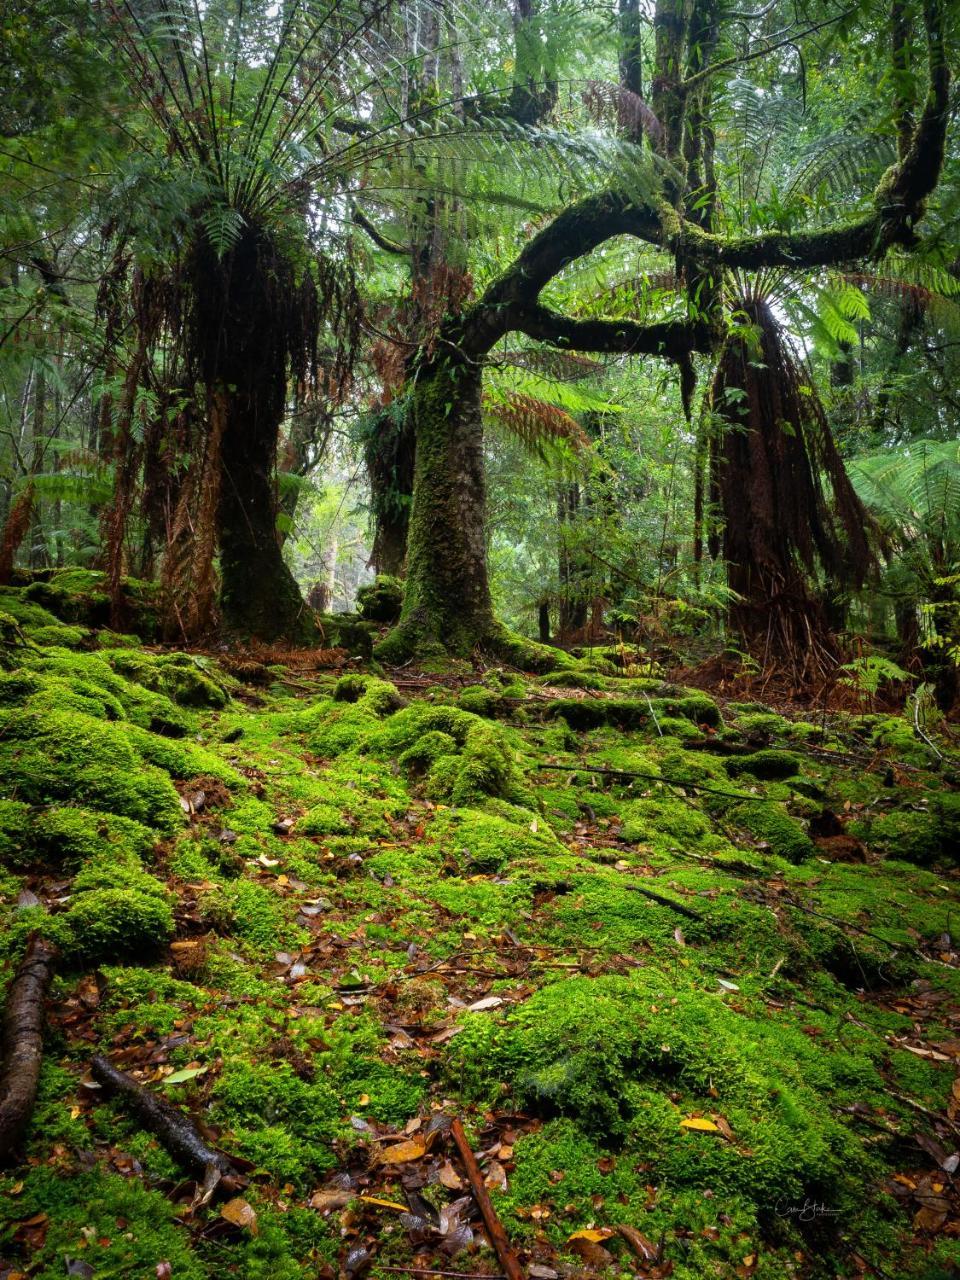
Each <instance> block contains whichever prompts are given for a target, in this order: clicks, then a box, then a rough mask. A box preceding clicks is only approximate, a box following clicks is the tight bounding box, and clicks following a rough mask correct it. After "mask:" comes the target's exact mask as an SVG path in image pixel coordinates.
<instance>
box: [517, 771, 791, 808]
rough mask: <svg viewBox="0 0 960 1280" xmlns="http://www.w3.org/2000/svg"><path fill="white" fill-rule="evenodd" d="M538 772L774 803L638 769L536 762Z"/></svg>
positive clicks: (765, 799) (762, 798)
mask: <svg viewBox="0 0 960 1280" xmlns="http://www.w3.org/2000/svg"><path fill="white" fill-rule="evenodd" d="M533 767H534V769H535V770H536V771H537V772H538V773H545V772H547V771H548V770H556V772H557V773H600V774H605V775H606V776H607V777H611V778H645V779H647V780H648V781H649V782H662V783H663V785H664V786H665V787H681V788H684V789H686V790H688V791H707V792H709V793H710V795H713V796H726V797H727V799H728V800H741V801H747V802H748V803H749V802H752V801H754V800H757V801H764V802H765V803H767V804H774V803H775V801H773V800H771V799H770V797H769V796H746V795H744V794H743V793H742V792H738V791H723V790H721V788H719V787H708V786H706V785H705V784H704V783H702V782H686V781H684V782H680V781H679V780H675V779H673V778H664V777H661V775H660V774H659V773H642V772H641V771H640V770H638V769H604V768H601V766H600V765H597V764H573V763H571V764H535V765H534V766H533Z"/></svg>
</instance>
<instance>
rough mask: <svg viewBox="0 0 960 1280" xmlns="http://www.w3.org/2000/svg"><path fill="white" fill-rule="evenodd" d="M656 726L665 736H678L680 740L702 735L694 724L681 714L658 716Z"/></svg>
mask: <svg viewBox="0 0 960 1280" xmlns="http://www.w3.org/2000/svg"><path fill="white" fill-rule="evenodd" d="M657 727H658V728H659V730H660V733H661V734H663V736H664V737H665V738H679V739H680V741H681V742H683V741H685V740H686V741H689V740H690V739H696V740H699V739H700V738H702V736H703V735H702V734H701V732H700V730H699V729H698V728H697V726H696V725H695V724H693V723H692V722H691V721H690V720H684V719H683V718H682V717H681V716H658V717H657Z"/></svg>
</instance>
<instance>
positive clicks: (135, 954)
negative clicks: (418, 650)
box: [0, 579, 960, 1280]
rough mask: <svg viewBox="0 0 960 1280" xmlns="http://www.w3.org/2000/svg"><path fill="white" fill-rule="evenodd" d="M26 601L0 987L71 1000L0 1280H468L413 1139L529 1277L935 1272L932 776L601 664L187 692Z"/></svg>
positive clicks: (940, 873) (944, 1137)
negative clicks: (448, 1121) (98, 1069)
mask: <svg viewBox="0 0 960 1280" xmlns="http://www.w3.org/2000/svg"><path fill="white" fill-rule="evenodd" d="M42 585H43V586H44V588H45V589H44V590H43V591H38V590H37V589H36V586H34V587H27V588H25V589H19V590H17V589H6V590H4V591H2V592H0V611H2V613H3V615H4V616H3V617H0V638H2V649H0V663H2V671H0V775H2V778H3V791H2V798H0V853H2V871H0V894H2V904H0V909H2V912H3V921H4V928H3V934H2V942H0V954H2V960H3V965H4V971H5V974H6V975H7V976H9V975H10V974H11V973H12V971H13V969H14V967H15V965H16V963H17V960H18V958H19V956H20V954H21V952H22V949H23V946H24V945H25V941H26V939H27V937H28V936H29V934H30V933H31V932H32V931H34V930H38V929H39V930H41V931H43V932H45V933H46V934H48V935H49V936H50V937H51V938H53V939H54V940H55V941H56V942H57V943H58V945H59V946H60V948H61V953H62V959H61V963H60V969H59V973H58V976H57V978H56V979H55V982H54V987H53V990H52V993H51V1000H50V1004H49V1010H48V1013H49V1018H48V1026H49V1030H48V1036H47V1043H46V1058H45V1065H44V1068H43V1074H42V1079H41V1088H40V1095H39V1099H38V1103H37V1107H36V1111H35V1114H34V1118H33V1122H32V1125H31V1128H30V1131H29V1135H28V1138H27V1141H26V1145H25V1148H24V1150H23V1151H22V1152H21V1153H20V1154H19V1156H18V1158H17V1161H16V1162H15V1163H14V1164H13V1166H12V1167H10V1168H8V1169H7V1171H6V1172H5V1174H4V1175H3V1176H2V1178H0V1275H3V1276H5V1277H7V1278H8V1280H12V1277H14V1276H30V1277H40V1278H42V1280H53V1278H54V1277H61V1276H63V1275H65V1274H72V1275H83V1276H94V1277H98V1278H99V1277H104V1278H106V1277H132V1278H140V1277H143V1278H144V1280H146V1278H147V1277H157V1276H158V1277H163V1276H173V1277H176V1278H177V1280H181V1278H183V1280H193V1278H194V1277H196V1278H197V1280H201V1278H212V1277H220V1276H224V1275H236V1276H240V1277H254V1278H255V1277H260V1276H264V1277H268V1276H269V1277H270V1278H271V1280H287V1278H288V1277H289V1278H291V1280H293V1278H294V1277H315V1276H334V1275H338V1274H344V1275H356V1274H360V1273H361V1272H364V1273H366V1274H368V1275H370V1276H372V1277H382V1278H383V1280H386V1277H387V1276H393V1275H397V1274H411V1275H412V1274H418V1273H420V1272H421V1271H422V1272H425V1273H429V1271H430V1270H431V1269H432V1270H434V1271H438V1272H448V1273H449V1272H457V1273H468V1274H476V1275H488V1276H489V1275H495V1274H499V1266H498V1263H497V1260H496V1258H495V1256H494V1254H493V1253H492V1251H491V1250H490V1248H489V1247H488V1246H487V1245H486V1242H485V1240H484V1237H483V1233H482V1227H481V1225H480V1222H479V1219H478V1218H477V1217H476V1216H475V1215H474V1214H473V1210H472V1206H471V1205H470V1204H467V1205H466V1206H460V1207H459V1208H458V1209H454V1210H450V1208H449V1206H450V1205H451V1204H455V1202H456V1201H458V1200H460V1199H461V1198H462V1197H463V1196H465V1195H466V1194H467V1191H468V1188H467V1186H466V1181H465V1174H464V1169H463V1166H462V1164H461V1163H460V1162H459V1160H458V1157H457V1154H456V1150H455V1148H454V1146H453V1144H452V1143H451V1142H450V1141H449V1139H448V1138H447V1137H446V1136H445V1133H444V1130H443V1126H442V1124H439V1123H438V1121H437V1117H438V1116H446V1117H453V1116H459V1117H460V1118H461V1119H462V1120H463V1122H464V1124H465V1126H466V1129H467V1133H468V1135H469V1137H470V1140H471V1142H472V1145H473V1148H474V1150H475V1151H477V1152H478V1153H480V1159H481V1165H482V1167H483V1169H484V1172H485V1175H486V1178H487V1182H488V1185H489V1186H490V1188H491V1194H492V1196H493V1201H494V1204H495V1206H496V1209H497V1212H498V1214H499V1216H500V1218H501V1220H502V1222H503V1224H504V1227H505V1229H506V1231H507V1234H508V1235H509V1237H510V1239H511V1240H512V1242H513V1245H514V1247H515V1249H516V1250H517V1252H518V1254H519V1256H520V1258H521V1262H522V1265H523V1266H524V1268H525V1269H526V1270H527V1271H528V1273H529V1274H530V1275H531V1277H539V1278H541V1280H550V1277H551V1276H575V1275H604V1276H623V1277H628V1276H639V1277H661V1276H668V1275H672V1276H674V1277H678V1278H681V1280H694V1278H695V1277H697V1278H699V1277H703V1276H715V1277H724V1276H743V1277H751V1276H756V1277H763V1278H766V1280H773V1278H775V1277H794V1276H796V1277H805V1276H811V1277H813V1276H816V1277H838V1276H850V1277H854V1276H867V1275H877V1276H881V1277H916V1278H918V1280H919V1278H920V1277H926V1278H928V1280H932V1277H935V1276H940V1275H943V1276H947V1275H951V1274H954V1270H955V1268H956V1267H957V1266H958V1265H960V1198H958V1195H957V1191H956V1189H955V1185H954V1179H955V1176H956V1173H957V1167H958V1165H960V1157H958V1155H957V1154H956V1153H957V1152H958V1151H960V1083H958V1069H960V968H958V966H960V954H958V952H960V945H958V944H957V942H956V941H955V939H954V936H953V935H954V932H960V926H958V923H957V912H956V904H957V892H956V891H957V870H956V866H957V862H958V858H960V796H958V791H957V789H956V788H957V778H958V771H960V759H958V758H957V756H956V755H953V754H951V751H950V742H949V740H946V741H942V742H940V743H939V749H940V750H941V751H942V752H943V757H944V758H943V760H942V761H940V760H937V759H936V757H935V756H934V754H933V753H932V751H931V750H930V749H929V748H928V747H927V746H926V745H925V744H924V743H923V742H922V741H921V740H919V739H917V738H916V737H915V736H914V735H913V734H912V732H911V730H910V726H909V724H908V723H907V722H906V721H905V720H904V721H899V720H896V719H894V718H890V717H885V718H878V717H872V718H871V717H853V718H846V719H845V718H842V717H823V716H822V715H819V714H818V715H816V716H811V717H810V718H809V720H805V719H803V718H800V717H795V718H791V719H787V718H783V717H781V716H780V715H778V714H776V713H775V712H774V711H772V710H771V709H770V708H765V707H762V706H759V705H749V706H747V705H738V704H734V703H728V702H722V703H719V702H717V701H715V700H714V699H713V698H711V697H710V696H709V695H707V694H705V693H703V692H701V691H697V690H691V689H684V688H678V687H675V686H672V685H669V684H666V683H665V682H663V681H661V680H659V679H655V678H641V677H630V676H627V677H621V676H618V675H616V674H614V673H615V672H616V670H617V668H616V667H615V666H613V665H612V664H611V663H610V662H604V661H602V660H601V661H599V662H597V661H594V662H592V663H591V662H588V661H581V662H580V663H578V664H574V665H573V666H571V664H570V661H569V660H567V661H566V662H565V663H563V664H561V663H560V662H559V661H558V670H557V671H556V672H554V673H552V674H551V675H547V676H539V677H525V676H523V675H520V674H518V673H516V672H513V671H510V672H505V671H499V670H485V671H478V672H475V673H472V674H469V673H465V672H464V671H463V669H462V668H461V670H460V671H459V673H458V674H457V675H450V674H446V675H445V674H444V673H443V672H439V673H434V674H425V673H421V674H417V673H414V672H412V671H411V670H410V668H406V669H404V670H403V672H402V673H400V672H395V673H391V672H390V671H383V670H380V669H379V668H378V669H376V670H370V669H365V668H360V667H357V668H355V669H354V668H351V669H346V668H344V669H341V670H331V671H319V670H313V671H306V672H305V671H304V670H303V669H302V664H300V669H297V670H293V669H286V668H285V667H284V665H283V662H282V660H281V659H282V655H274V657H275V658H276V659H277V660H276V662H274V663H273V664H272V665H271V664H263V663H246V664H244V663H243V662H241V661H230V660H228V659H225V660H224V662H223V663H218V662H217V661H216V660H214V659H213V658H211V657H210V656H209V655H201V654H178V653H174V652H171V651H167V650H158V649H155V648H150V647H149V646H145V645H144V644H142V643H141V642H140V641H138V640H137V639H136V638H135V637H133V636H120V635H114V634H112V633H108V632H104V631H102V630H98V629H97V626H96V623H97V618H98V615H97V613H96V609H95V608H94V607H93V606H89V607H81V605H80V604H79V603H76V602H75V600H76V593H77V592H78V591H80V590H81V589H83V590H87V591H90V590H92V587H91V584H90V583H87V582H86V581H85V582H84V583H74V582H73V581H72V580H70V581H68V580H66V579H65V580H63V581H55V582H52V583H51V584H42ZM93 585H94V586H95V584H93ZM47 588H49V589H47ZM244 670H248V671H250V672H253V671H254V670H255V672H256V683H255V684H244V683H243V682H242V680H241V679H239V678H238V676H237V674H236V673H237V672H241V673H242V672H243V671H244ZM231 671H232V672H234V674H230V672H231ZM251 678H252V677H251ZM97 1052H99V1053H104V1054H106V1055H107V1056H108V1057H109V1058H110V1059H111V1061H113V1062H114V1064H115V1065H117V1066H119V1067H121V1068H122V1069H124V1070H126V1071H128V1072H130V1073H131V1074H132V1075H133V1076H134V1077H135V1078H136V1079H138V1080H139V1081H140V1082H141V1083H142V1084H144V1085H145V1086H146V1087H147V1088H149V1089H151V1090H154V1091H156V1093H157V1094H158V1095H160V1096H162V1097H164V1098H166V1099H167V1100H168V1101H170V1102H172V1103H174V1104H175V1105H177V1106H179V1107H182V1108H183V1109H184V1110H185V1111H186V1112H188V1113H189V1114H190V1115H191V1117H192V1118H193V1119H194V1121H195V1122H196V1124H197V1126H198V1129H199V1130H200V1132H201V1134H202V1135H203V1136H204V1137H205V1139H206V1140H207V1141H208V1142H210V1143H211V1144H213V1145H215V1146H216V1147H217V1148H218V1149H220V1150H222V1151H224V1152H225V1153H227V1154H228V1155H230V1156H231V1157H232V1158H233V1159H234V1160H235V1162H236V1163H237V1165H238V1167H239V1168H240V1170H241V1172H242V1174H243V1178H244V1185H243V1186H242V1188H241V1190H240V1193H239V1195H238V1196H236V1197H234V1200H233V1201H232V1202H231V1203H230V1204H225V1202H224V1199H223V1198H220V1199H219V1200H214V1201H213V1202H212V1203H210V1204H209V1205H206V1206H197V1205H196V1204H195V1201H194V1194H195V1190H196V1188H195V1184H194V1183H193V1182H192V1181H190V1175H189V1173H188V1172H187V1171H185V1170H183V1169H181V1168H178V1167H177V1166H176V1165H175V1164H174V1162H173V1161H172V1159H171V1157H170V1156H169V1155H168V1154H167V1153H166V1152H165V1151H164V1150H163V1148H162V1147H161V1146H159V1145H158V1143H157V1141H156V1139H155V1138H154V1137H153V1136H152V1135H151V1134H149V1133H146V1132H144V1131H143V1130H142V1128H140V1127H139V1126H138V1124H137V1123H136V1121H135V1120H133V1119H132V1118H131V1117H130V1116H129V1115H128V1114H126V1113H125V1112H124V1110H123V1108H122V1107H121V1106H119V1105H118V1104H116V1103H115V1102H112V1101H110V1100H108V1099H105V1098H104V1097H103V1096H102V1094H101V1091H100V1090H98V1089H97V1088H96V1086H95V1084H94V1082H93V1080H92V1078H91V1075H90V1071H89V1063H90V1058H91V1056H92V1055H93V1054H94V1053H97ZM463 1224H468V1225H469V1228H470V1229H469V1230H467V1229H466V1228H465V1226H464V1225H463Z"/></svg>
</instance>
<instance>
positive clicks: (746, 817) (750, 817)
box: [726, 800, 816, 862]
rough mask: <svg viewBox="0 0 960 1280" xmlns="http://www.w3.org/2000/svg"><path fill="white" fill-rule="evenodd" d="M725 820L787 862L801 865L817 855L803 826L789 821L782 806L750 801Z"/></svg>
mask: <svg viewBox="0 0 960 1280" xmlns="http://www.w3.org/2000/svg"><path fill="white" fill-rule="evenodd" d="M726 816H727V818H728V819H729V821H731V822H733V823H735V824H736V825H737V826H739V827H742V828H743V829H744V830H745V831H748V832H749V833H750V835H751V836H753V838H754V839H755V840H759V841H760V842H761V843H762V844H764V845H767V846H768V847H769V849H770V852H771V853H774V854H776V855H777V857H779V858H785V859H786V860H787V862H803V860H804V859H805V858H809V857H812V856H813V854H814V853H816V846H815V845H814V843H813V841H812V840H811V839H810V837H809V836H808V835H807V833H806V831H805V830H804V828H803V826H802V825H801V824H800V823H799V822H798V821H797V820H796V818H791V816H790V814H789V813H787V811H786V810H785V809H784V807H783V805H781V804H777V803H771V802H769V801H762V800H755V801H750V802H749V803H746V804H738V805H735V806H734V807H733V808H732V809H730V810H729V811H728V812H727V815H726Z"/></svg>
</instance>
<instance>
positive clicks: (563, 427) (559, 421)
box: [483, 391, 590, 461]
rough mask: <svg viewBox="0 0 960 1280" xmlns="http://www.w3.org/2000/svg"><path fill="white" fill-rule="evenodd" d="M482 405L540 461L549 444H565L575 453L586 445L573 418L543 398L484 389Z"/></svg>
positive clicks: (588, 439) (585, 440)
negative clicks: (492, 392) (497, 392)
mask: <svg viewBox="0 0 960 1280" xmlns="http://www.w3.org/2000/svg"><path fill="white" fill-rule="evenodd" d="M483 408H484V411H485V412H486V413H488V414H489V415H490V416H491V417H492V418H495V419H496V421H497V422H499V423H500V424H501V426H503V427H505V428H506V429H507V430H508V431H509V432H510V434H511V435H513V436H515V437H516V438H517V439H518V440H519V441H520V443H521V444H522V445H523V446H524V448H526V449H528V450H529V451H530V452H531V453H533V454H535V455H536V456H537V457H539V458H541V459H542V460H543V461H546V460H547V457H548V453H547V450H548V448H549V446H550V445H551V444H553V445H556V444H561V445H565V446H567V447H569V448H571V449H573V450H574V452H577V453H579V452H581V451H583V450H586V449H589V448H590V438H589V437H588V436H587V435H586V433H585V432H584V430H583V428H582V427H581V426H580V423H579V422H577V420H576V418H574V417H572V416H571V415H570V414H569V413H567V412H566V410H565V409H560V408H558V406H557V405H555V404H549V403H548V402H547V401H546V400H538V399H536V397H534V396H528V395H524V394H523V393H522V392H519V391H507V392H503V393H501V394H497V395H492V394H490V393H489V392H486V391H485V392H484V395H483Z"/></svg>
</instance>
